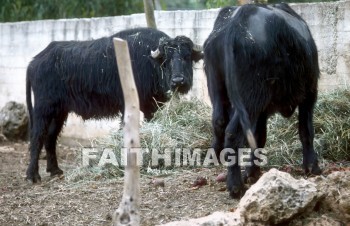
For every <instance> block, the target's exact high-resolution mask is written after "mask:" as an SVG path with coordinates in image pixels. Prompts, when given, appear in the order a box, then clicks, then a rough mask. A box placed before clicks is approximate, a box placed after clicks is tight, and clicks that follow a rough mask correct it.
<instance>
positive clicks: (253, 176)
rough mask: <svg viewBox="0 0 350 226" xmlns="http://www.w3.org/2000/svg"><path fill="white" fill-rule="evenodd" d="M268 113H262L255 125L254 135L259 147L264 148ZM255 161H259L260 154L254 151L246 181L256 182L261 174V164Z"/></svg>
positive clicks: (247, 170)
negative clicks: (257, 154)
mask: <svg viewBox="0 0 350 226" xmlns="http://www.w3.org/2000/svg"><path fill="white" fill-rule="evenodd" d="M267 118H268V116H267V114H266V113H261V114H260V115H259V118H258V121H257V123H256V125H255V131H254V136H255V140H256V142H257V145H258V148H263V147H264V146H265V144H266V124H267ZM254 161H259V158H258V156H256V155H255V154H254V151H252V154H251V166H248V167H246V170H245V175H244V182H245V183H249V184H252V183H255V182H256V181H257V179H259V177H260V175H261V170H260V166H258V165H256V164H255V163H254Z"/></svg>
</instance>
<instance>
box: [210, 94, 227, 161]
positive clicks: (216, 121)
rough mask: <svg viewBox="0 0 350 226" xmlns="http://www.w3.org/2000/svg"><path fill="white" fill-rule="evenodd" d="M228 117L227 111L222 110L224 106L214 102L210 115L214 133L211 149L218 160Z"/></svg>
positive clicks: (219, 102)
mask: <svg viewBox="0 0 350 226" xmlns="http://www.w3.org/2000/svg"><path fill="white" fill-rule="evenodd" d="M228 120H229V116H228V114H227V111H226V110H225V109H224V105H223V104H222V103H221V101H220V100H218V101H217V102H215V104H214V107H213V114H212V126H213V130H214V131H213V132H214V138H213V142H212V147H213V148H214V150H215V153H216V156H217V157H218V158H219V156H220V152H221V151H222V150H223V148H224V142H225V129H226V126H227V124H228Z"/></svg>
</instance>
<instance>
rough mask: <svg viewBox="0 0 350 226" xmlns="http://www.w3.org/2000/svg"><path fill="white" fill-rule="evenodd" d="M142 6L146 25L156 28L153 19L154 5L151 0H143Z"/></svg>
mask: <svg viewBox="0 0 350 226" xmlns="http://www.w3.org/2000/svg"><path fill="white" fill-rule="evenodd" d="M143 7H144V9H145V15H146V21H147V27H151V28H155V29H157V25H156V20H155V19H154V7H153V1H152V0H143Z"/></svg>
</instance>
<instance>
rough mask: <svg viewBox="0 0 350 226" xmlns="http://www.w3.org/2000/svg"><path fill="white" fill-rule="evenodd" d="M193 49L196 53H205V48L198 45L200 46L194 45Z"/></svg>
mask: <svg viewBox="0 0 350 226" xmlns="http://www.w3.org/2000/svg"><path fill="white" fill-rule="evenodd" d="M192 49H193V50H194V51H198V52H202V51H203V46H201V45H198V44H193V47H192Z"/></svg>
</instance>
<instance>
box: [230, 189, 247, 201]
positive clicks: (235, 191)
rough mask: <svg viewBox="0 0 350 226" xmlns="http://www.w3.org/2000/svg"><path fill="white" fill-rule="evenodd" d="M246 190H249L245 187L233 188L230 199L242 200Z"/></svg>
mask: <svg viewBox="0 0 350 226" xmlns="http://www.w3.org/2000/svg"><path fill="white" fill-rule="evenodd" d="M246 190H247V189H246V187H244V186H241V187H239V186H233V187H232V188H231V189H229V193H230V197H231V198H233V199H240V198H242V196H243V195H244V193H245V191H246Z"/></svg>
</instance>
